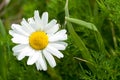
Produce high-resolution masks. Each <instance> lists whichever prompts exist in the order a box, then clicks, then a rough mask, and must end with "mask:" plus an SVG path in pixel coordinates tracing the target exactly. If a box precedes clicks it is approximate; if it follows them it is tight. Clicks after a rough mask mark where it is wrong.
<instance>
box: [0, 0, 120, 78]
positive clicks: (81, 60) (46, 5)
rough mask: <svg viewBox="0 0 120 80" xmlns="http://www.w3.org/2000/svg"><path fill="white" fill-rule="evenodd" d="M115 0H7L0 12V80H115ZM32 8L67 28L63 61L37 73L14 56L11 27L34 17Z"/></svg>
mask: <svg viewBox="0 0 120 80" xmlns="http://www.w3.org/2000/svg"><path fill="white" fill-rule="evenodd" d="M119 4H120V1H119V0H86V1H84V0H69V1H68V2H67V0H66V1H65V0H29V1H27V0H17V1H16V0H11V2H10V3H9V4H8V5H5V6H4V7H3V8H2V9H1V10H0V80H81V79H85V80H104V79H105V80H119V78H120V64H119V62H120V5H119ZM34 10H39V12H40V14H42V13H43V12H44V11H47V12H48V13H49V21H50V20H51V19H53V18H54V19H57V21H58V23H59V24H60V25H61V28H65V29H67V34H68V40H67V41H66V42H67V43H68V46H67V48H66V50H65V51H62V53H63V54H64V58H62V59H57V58H55V60H56V62H57V66H56V67H55V68H51V67H50V66H48V70H47V71H37V69H36V67H35V65H32V66H28V65H27V64H26V62H27V59H28V58H27V57H26V58H24V59H23V60H21V61H18V60H17V59H16V57H15V56H13V52H12V47H13V46H14V45H15V44H13V43H12V41H11V36H10V35H9V34H8V31H9V30H10V29H11V24H13V23H20V22H21V20H22V18H25V19H27V18H29V17H32V16H33V14H34Z"/></svg>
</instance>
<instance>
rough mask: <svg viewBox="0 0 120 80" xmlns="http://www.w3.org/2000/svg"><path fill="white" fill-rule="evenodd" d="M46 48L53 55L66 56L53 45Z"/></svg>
mask: <svg viewBox="0 0 120 80" xmlns="http://www.w3.org/2000/svg"><path fill="white" fill-rule="evenodd" d="M46 50H47V51H48V52H50V53H51V54H52V55H54V56H56V57H58V58H63V57H64V55H63V54H62V53H61V52H60V51H58V50H57V49H56V48H54V47H52V46H50V45H48V46H47V48H46Z"/></svg>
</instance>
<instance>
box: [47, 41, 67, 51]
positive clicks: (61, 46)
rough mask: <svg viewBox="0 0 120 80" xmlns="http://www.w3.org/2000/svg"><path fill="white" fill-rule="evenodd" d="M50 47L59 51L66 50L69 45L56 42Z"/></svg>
mask: <svg viewBox="0 0 120 80" xmlns="http://www.w3.org/2000/svg"><path fill="white" fill-rule="evenodd" d="M49 45H50V46H52V47H54V48H56V49H58V50H65V48H66V47H67V43H65V42H63V43H62V42H54V43H49Z"/></svg>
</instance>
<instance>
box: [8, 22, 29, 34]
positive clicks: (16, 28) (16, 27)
mask: <svg viewBox="0 0 120 80" xmlns="http://www.w3.org/2000/svg"><path fill="white" fill-rule="evenodd" d="M12 29H13V30H12V31H14V33H18V34H21V35H25V36H29V34H28V33H27V32H25V31H24V30H23V29H22V26H20V25H18V24H12ZM11 33H12V32H11V30H10V31H9V34H11ZM11 35H12V34H11Z"/></svg>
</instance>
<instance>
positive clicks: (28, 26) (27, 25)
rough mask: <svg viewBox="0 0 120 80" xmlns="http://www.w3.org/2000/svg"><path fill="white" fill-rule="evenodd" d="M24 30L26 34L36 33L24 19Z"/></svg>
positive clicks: (22, 23)
mask: <svg viewBox="0 0 120 80" xmlns="http://www.w3.org/2000/svg"><path fill="white" fill-rule="evenodd" d="M21 25H22V29H23V30H24V31H26V32H28V33H29V34H31V33H32V32H34V31H35V30H34V29H33V28H32V27H31V25H30V24H28V23H27V21H26V20H25V19H24V18H23V20H22V22H21Z"/></svg>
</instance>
